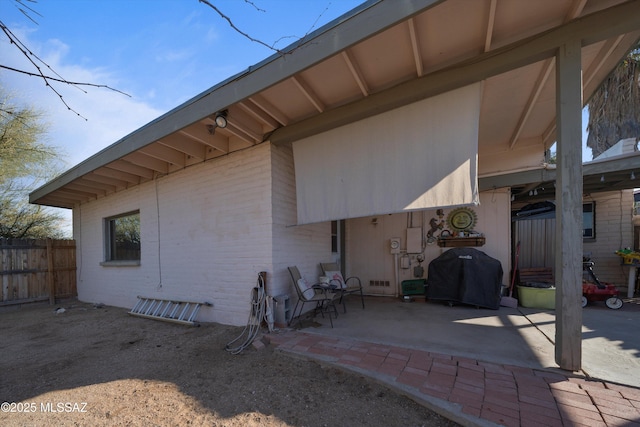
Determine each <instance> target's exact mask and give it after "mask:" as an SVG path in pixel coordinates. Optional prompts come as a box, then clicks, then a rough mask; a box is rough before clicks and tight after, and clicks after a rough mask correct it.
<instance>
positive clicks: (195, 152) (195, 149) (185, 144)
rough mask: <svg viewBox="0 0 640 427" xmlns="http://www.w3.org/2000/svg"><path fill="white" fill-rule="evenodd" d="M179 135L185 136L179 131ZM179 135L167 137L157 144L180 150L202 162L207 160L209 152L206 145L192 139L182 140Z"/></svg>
mask: <svg viewBox="0 0 640 427" xmlns="http://www.w3.org/2000/svg"><path fill="white" fill-rule="evenodd" d="M178 134H179V135H184V134H183V133H182V131H178ZM179 135H175V134H172V135H167V136H166V137H164V138H161V139H159V140H158V141H157V142H158V144H162V145H164V146H167V147H169V148H173V149H175V150H178V151H180V152H182V153H184V154H186V155H187V156H191V157H195V158H197V159H200V160H204V159H205V157H206V155H207V150H206V148H205V146H204V145H202V144H201V143H200V142H197V141H195V140H193V139H191V138H180V137H179Z"/></svg>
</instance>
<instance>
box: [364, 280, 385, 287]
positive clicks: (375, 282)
mask: <svg viewBox="0 0 640 427" xmlns="http://www.w3.org/2000/svg"><path fill="white" fill-rule="evenodd" d="M369 286H377V287H380V286H383V287H389V286H390V284H389V281H388V280H369Z"/></svg>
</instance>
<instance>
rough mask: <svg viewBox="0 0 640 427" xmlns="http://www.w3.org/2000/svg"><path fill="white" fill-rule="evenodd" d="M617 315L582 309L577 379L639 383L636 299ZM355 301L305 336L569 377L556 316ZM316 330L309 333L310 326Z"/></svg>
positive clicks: (639, 307)
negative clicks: (557, 343) (557, 346)
mask: <svg viewBox="0 0 640 427" xmlns="http://www.w3.org/2000/svg"><path fill="white" fill-rule="evenodd" d="M624 301H625V304H624V306H623V307H622V308H621V309H619V310H611V309H608V308H606V307H605V305H604V303H593V304H590V305H589V306H587V307H586V308H584V309H583V335H582V372H581V373H580V372H579V373H577V374H584V375H585V376H587V377H590V378H593V379H600V380H604V381H609V382H614V383H619V384H625V385H631V386H634V387H637V386H638V384H640V335H639V334H638V333H637V327H638V326H637V325H638V322H639V321H640V298H635V299H625V300H624ZM356 303H357V301H356V300H355V299H353V298H352V299H351V300H350V301H348V303H347V313H346V314H343V313H342V308H340V310H339V316H338V318H337V319H334V320H333V328H331V327H330V325H329V320H328V319H327V318H325V319H323V318H322V317H320V316H317V317H316V318H315V321H314V322H313V323H311V322H309V321H303V323H302V325H303V327H304V329H303V331H304V332H307V333H311V334H321V335H324V336H327V337H333V338H346V339H357V340H362V341H367V342H372V343H379V344H389V345H395V346H400V347H405V348H411V349H422V350H428V351H429V352H435V353H443V354H448V355H452V356H459V357H470V358H474V359H479V360H485V361H489V362H494V363H499V364H507V365H515V366H522V367H527V368H533V369H545V370H552V371H556V372H559V373H564V374H567V373H568V372H567V371H564V370H561V369H559V368H558V365H557V364H556V363H555V360H554V351H555V350H554V340H555V313H554V311H553V310H538V309H529V308H524V307H518V309H514V308H508V307H500V309H499V310H490V309H483V308H475V307H472V306H466V305H454V306H449V305H448V304H442V303H435V302H425V301H424V298H423V297H416V298H415V300H414V301H413V302H402V301H399V300H398V299H395V298H386V297H367V298H366V300H365V304H366V309H365V310H362V309H360V307H359V304H356ZM309 326H314V327H309Z"/></svg>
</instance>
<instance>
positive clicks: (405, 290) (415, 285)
mask: <svg viewBox="0 0 640 427" xmlns="http://www.w3.org/2000/svg"><path fill="white" fill-rule="evenodd" d="M426 284H427V281H426V279H415V280H403V281H402V295H424V294H425V292H424V291H425V289H424V287H425V285H426Z"/></svg>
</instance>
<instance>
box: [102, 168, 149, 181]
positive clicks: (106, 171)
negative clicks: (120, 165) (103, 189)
mask: <svg viewBox="0 0 640 427" xmlns="http://www.w3.org/2000/svg"><path fill="white" fill-rule="evenodd" d="M94 173H95V174H96V175H102V176H106V177H109V178H116V179H120V180H122V181H126V182H128V183H129V184H140V183H141V182H142V178H141V177H140V176H138V175H134V174H132V173H127V172H122V171H119V170H115V169H111V168H110V167H108V166H103V167H101V168H98V169H96V170H95V171H94Z"/></svg>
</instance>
